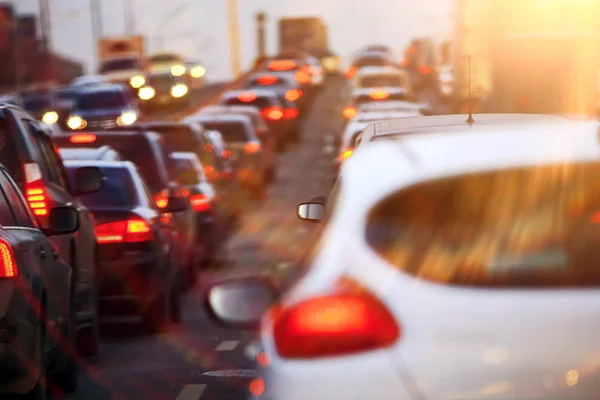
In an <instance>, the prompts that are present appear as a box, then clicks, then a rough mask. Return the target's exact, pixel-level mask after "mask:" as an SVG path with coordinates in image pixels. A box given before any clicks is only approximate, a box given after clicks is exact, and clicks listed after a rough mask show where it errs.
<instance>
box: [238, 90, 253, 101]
mask: <svg viewBox="0 0 600 400" xmlns="http://www.w3.org/2000/svg"><path fill="white" fill-rule="evenodd" d="M238 100H239V101H241V102H244V103H252V102H253V101H254V100H256V93H254V92H244V93H240V95H239V96H238Z"/></svg>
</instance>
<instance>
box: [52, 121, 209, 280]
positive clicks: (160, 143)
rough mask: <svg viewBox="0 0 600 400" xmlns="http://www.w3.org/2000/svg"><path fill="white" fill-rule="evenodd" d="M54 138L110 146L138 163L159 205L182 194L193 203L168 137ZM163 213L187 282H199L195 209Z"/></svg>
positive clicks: (142, 133) (140, 134)
mask: <svg viewBox="0 0 600 400" xmlns="http://www.w3.org/2000/svg"><path fill="white" fill-rule="evenodd" d="M55 141H56V143H57V145H58V146H59V147H61V148H74V147H85V148H98V147H102V146H110V147H112V148H113V149H115V150H116V151H118V152H119V153H120V154H121V155H122V157H123V159H125V160H127V161H132V162H133V163H134V164H136V165H137V167H138V169H139V171H140V174H141V175H142V178H143V179H144V182H145V184H146V185H147V186H148V188H149V189H150V193H151V195H152V197H153V198H154V200H155V203H156V205H157V207H158V208H159V209H166V207H167V206H168V204H169V202H170V201H174V202H177V203H179V202H180V201H181V198H184V199H185V201H187V202H188V206H190V204H189V199H188V198H187V197H186V196H185V193H184V190H183V188H182V187H181V185H179V184H178V183H177V181H176V175H175V172H176V171H175V169H174V166H173V163H172V162H171V159H170V158H169V153H170V152H171V149H170V148H169V145H168V143H167V142H166V141H165V138H164V137H163V136H162V135H160V134H158V133H156V132H151V131H150V132H148V131H139V132H136V131H129V132H128V131H124V132H120V131H119V132H93V133H92V132H82V133H78V134H65V135H61V136H58V137H57V138H56V139H55ZM163 214H164V215H163V220H164V221H165V224H166V225H167V226H168V227H170V228H171V232H172V235H173V237H174V238H175V240H174V246H176V247H177V251H176V252H175V254H177V255H178V257H179V258H178V263H177V267H178V268H179V269H180V271H181V273H182V275H183V276H184V277H186V278H187V279H188V282H187V283H188V284H189V285H193V284H195V282H196V266H197V264H198V262H199V260H198V258H199V255H198V254H197V253H196V251H195V249H194V238H195V235H196V224H195V220H194V219H193V218H192V216H193V210H192V209H191V206H190V207H189V209H188V210H184V211H178V212H174V213H167V212H165V213H163Z"/></svg>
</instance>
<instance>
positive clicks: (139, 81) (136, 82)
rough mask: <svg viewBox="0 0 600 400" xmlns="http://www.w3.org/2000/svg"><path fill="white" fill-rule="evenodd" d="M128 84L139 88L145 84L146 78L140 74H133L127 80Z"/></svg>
mask: <svg viewBox="0 0 600 400" xmlns="http://www.w3.org/2000/svg"><path fill="white" fill-rule="evenodd" d="M129 84H130V85H131V86H132V87H133V88H134V89H139V88H141V87H142V86H144V85H145V84H146V78H144V77H143V76H140V75H138V76H134V77H133V78H131V79H130V80H129Z"/></svg>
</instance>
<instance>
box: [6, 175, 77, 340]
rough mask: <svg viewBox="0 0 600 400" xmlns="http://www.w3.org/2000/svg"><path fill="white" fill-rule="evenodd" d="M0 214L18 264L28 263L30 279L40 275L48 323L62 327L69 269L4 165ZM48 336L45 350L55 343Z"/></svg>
mask: <svg viewBox="0 0 600 400" xmlns="http://www.w3.org/2000/svg"><path fill="white" fill-rule="evenodd" d="M0 216H1V217H0V224H1V225H2V227H3V228H4V230H5V231H6V232H7V233H8V234H9V235H10V236H11V238H12V240H11V242H12V244H13V245H14V246H15V248H14V253H15V256H16V257H17V264H20V265H27V268H28V271H29V276H31V277H34V278H33V279H36V278H35V276H38V277H40V278H41V282H39V281H38V282H32V283H33V287H34V288H36V287H38V286H40V287H43V288H44V291H45V293H46V314H47V318H48V320H47V323H48V326H49V327H53V326H57V327H59V326H61V324H62V323H63V322H64V321H65V318H66V317H67V316H68V315H69V314H68V311H69V297H70V292H71V291H70V282H71V269H70V267H69V266H68V265H67V264H66V263H64V262H62V261H61V260H60V258H59V255H58V251H57V249H56V247H55V245H54V244H53V243H52V242H51V241H50V239H48V238H47V237H46V236H45V235H44V234H43V233H42V232H40V230H39V229H38V223H37V221H36V220H35V218H34V216H33V214H32V213H31V210H30V209H29V207H28V206H27V204H26V203H25V199H24V198H23V196H22V195H21V192H20V191H19V189H18V188H17V185H16V184H15V183H14V181H13V180H12V179H11V178H10V176H9V175H8V174H7V173H6V171H5V170H4V169H3V168H0ZM21 263H22V264H21ZM47 339H48V340H47V342H46V343H44V349H45V351H48V350H49V349H50V348H53V347H54V346H55V345H56V343H53V342H52V340H51V339H52V338H51V336H50V335H47Z"/></svg>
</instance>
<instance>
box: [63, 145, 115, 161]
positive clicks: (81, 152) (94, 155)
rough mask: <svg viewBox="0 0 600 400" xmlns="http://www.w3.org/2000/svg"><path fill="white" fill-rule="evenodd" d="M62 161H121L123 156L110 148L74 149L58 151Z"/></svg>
mask: <svg viewBox="0 0 600 400" xmlns="http://www.w3.org/2000/svg"><path fill="white" fill-rule="evenodd" d="M58 151H59V153H60V157H61V158H62V159H63V160H69V161H71V160H90V161H91V160H93V161H123V156H122V155H121V154H120V153H119V152H118V151H116V150H115V149H113V148H112V147H110V146H101V147H98V148H95V149H90V148H85V147H75V148H69V149H58Z"/></svg>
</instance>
